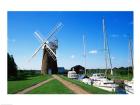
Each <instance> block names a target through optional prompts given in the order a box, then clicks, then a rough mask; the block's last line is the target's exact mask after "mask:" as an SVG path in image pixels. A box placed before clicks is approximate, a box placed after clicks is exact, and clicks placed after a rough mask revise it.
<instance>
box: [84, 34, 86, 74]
mask: <svg viewBox="0 0 140 105" xmlns="http://www.w3.org/2000/svg"><path fill="white" fill-rule="evenodd" d="M83 47H84V54H83V56H84V66H85V75H86V44H85V35H83Z"/></svg>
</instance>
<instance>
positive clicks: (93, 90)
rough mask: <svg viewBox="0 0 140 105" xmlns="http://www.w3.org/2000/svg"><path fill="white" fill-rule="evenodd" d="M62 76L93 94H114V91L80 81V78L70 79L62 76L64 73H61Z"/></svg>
mask: <svg viewBox="0 0 140 105" xmlns="http://www.w3.org/2000/svg"><path fill="white" fill-rule="evenodd" d="M60 77H61V78H63V79H65V80H67V81H70V82H72V83H74V84H76V85H78V86H80V87H81V88H83V89H84V90H86V91H88V92H90V93H92V94H114V92H108V91H106V90H103V89H99V88H97V87H94V86H91V85H87V84H85V83H83V82H80V81H79V80H74V79H69V78H67V77H65V76H62V75H60Z"/></svg>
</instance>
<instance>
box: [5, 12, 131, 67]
mask: <svg viewBox="0 0 140 105" xmlns="http://www.w3.org/2000/svg"><path fill="white" fill-rule="evenodd" d="M103 17H104V19H105V26H106V32H107V37H108V44H109V49H110V56H111V60H112V65H113V67H121V66H124V67H126V66H129V65H131V60H130V52H129V48H128V38H130V39H131V41H132V43H133V12H131V11H112V12H111V11H104V12H101V11H96V12H95V11H42V12H41V11H38V12H37V11H9V12H8V52H9V53H10V54H11V55H13V57H14V59H15V62H16V64H17V65H18V67H19V68H21V69H40V68H41V61H42V53H43V52H42V51H43V50H42V49H41V50H40V51H39V53H38V54H37V55H36V56H35V57H34V58H33V59H32V60H31V61H30V62H28V60H29V59H30V58H31V56H32V55H33V53H34V52H35V49H37V48H38V47H39V46H40V42H39V41H38V40H37V39H36V38H35V36H34V32H35V31H38V32H40V33H41V36H42V37H43V38H46V37H47V36H48V33H49V32H50V31H51V29H53V27H54V26H55V25H56V24H57V23H58V22H62V24H63V27H62V29H61V30H60V31H59V32H58V33H56V37H57V39H58V49H57V52H56V54H57V63H58V66H59V67H65V68H66V69H70V68H71V67H73V66H75V65H82V66H85V65H84V63H83V62H84V56H83V51H84V48H83V35H85V37H86V39H85V43H86V56H87V57H86V68H89V69H90V68H92V69H95V68H105V60H104V59H105V57H104V50H103V48H104V40H103V30H102V28H103V26H102V19H103Z"/></svg>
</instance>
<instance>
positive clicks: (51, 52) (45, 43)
mask: <svg viewBox="0 0 140 105" xmlns="http://www.w3.org/2000/svg"><path fill="white" fill-rule="evenodd" d="M62 27H63V24H62V23H58V24H57V25H56V26H55V27H54V28H53V29H52V30H51V32H50V33H48V37H47V38H46V39H45V38H42V37H41V35H40V33H38V32H34V34H35V36H36V37H37V38H38V40H39V41H40V42H41V45H40V46H39V48H37V49H36V50H35V53H34V54H33V55H32V57H31V59H32V58H33V57H35V56H36V54H37V53H38V52H39V51H40V49H41V48H42V49H43V57H42V66H41V74H47V73H53V74H56V73H57V72H58V69H57V58H56V49H57V48H58V40H57V39H56V37H55V36H54V35H55V34H56V33H57V32H58V31H59V30H60V29H61V28H62ZM31 59H30V60H31ZM30 60H29V61H30Z"/></svg>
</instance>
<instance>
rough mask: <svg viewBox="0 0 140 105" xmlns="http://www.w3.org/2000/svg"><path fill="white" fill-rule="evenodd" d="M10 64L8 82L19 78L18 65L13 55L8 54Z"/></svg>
mask: <svg viewBox="0 0 140 105" xmlns="http://www.w3.org/2000/svg"><path fill="white" fill-rule="evenodd" d="M7 61H8V62H7V63H8V80H15V79H16V78H17V65H16V63H15V61H14V58H13V56H12V55H10V54H9V53H7Z"/></svg>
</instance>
